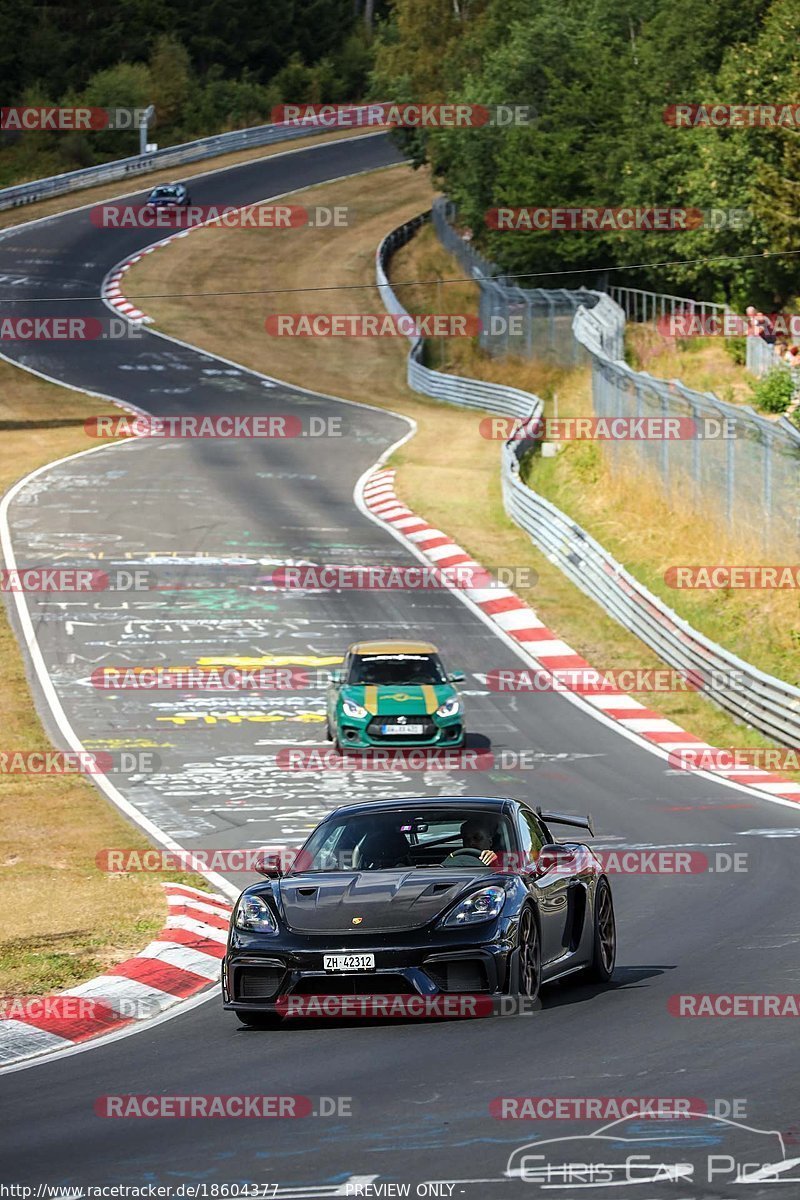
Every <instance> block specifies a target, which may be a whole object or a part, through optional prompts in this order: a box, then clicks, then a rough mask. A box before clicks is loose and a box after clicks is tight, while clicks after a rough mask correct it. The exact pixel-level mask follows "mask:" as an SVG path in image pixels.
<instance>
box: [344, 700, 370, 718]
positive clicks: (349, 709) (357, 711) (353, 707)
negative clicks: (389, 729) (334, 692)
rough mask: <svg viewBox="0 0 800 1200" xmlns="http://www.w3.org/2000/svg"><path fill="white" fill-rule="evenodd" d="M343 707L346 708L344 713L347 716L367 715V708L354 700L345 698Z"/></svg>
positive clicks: (359, 716)
mask: <svg viewBox="0 0 800 1200" xmlns="http://www.w3.org/2000/svg"><path fill="white" fill-rule="evenodd" d="M342 709H343V710H344V715H345V716H346V717H358V718H361V717H365V716H366V715H367V710H366V709H365V708H363V707H362V706H361V705H360V704H356V703H355V701H353V700H343V701H342Z"/></svg>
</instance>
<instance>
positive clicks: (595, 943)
mask: <svg viewBox="0 0 800 1200" xmlns="http://www.w3.org/2000/svg"><path fill="white" fill-rule="evenodd" d="M616 959H617V923H616V918H615V916H614V900H613V898H612V895H611V887H610V885H609V882H608V880H607V879H605V878H602V879H600V881H599V882H598V884H597V888H596V890H595V894H594V932H593V937H592V961H591V962H590V963H589V964H588V966H586V967H584V969H583V970H582V971H581V973H580V975H579V976H576V978H579V979H580V981H581V983H608V981H609V979H610V978H611V976H612V975H613V974H614V964H615V962H616Z"/></svg>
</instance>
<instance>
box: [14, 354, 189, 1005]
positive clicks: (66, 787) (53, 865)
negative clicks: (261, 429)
mask: <svg viewBox="0 0 800 1200" xmlns="http://www.w3.org/2000/svg"><path fill="white" fill-rule="evenodd" d="M98 412H112V413H116V414H119V409H116V408H112V407H110V406H109V405H103V404H102V402H99V401H97V400H92V399H91V398H90V397H88V396H86V395H84V394H83V393H81V392H73V391H70V390H68V389H66V388H61V387H58V386H57V385H55V384H51V383H47V382H45V381H44V380H41V379H38V378H37V377H36V376H34V375H30V374H28V373H27V372H26V371H23V370H21V369H20V368H18V367H13V366H11V365H10V364H8V363H6V362H2V361H0V436H1V437H2V442H3V455H2V458H1V459H0V493H5V492H6V491H7V490H8V488H9V487H10V486H11V485H12V484H13V483H14V482H15V481H16V480H17V479H20V478H22V477H23V476H25V475H27V474H28V473H29V472H30V471H33V470H35V469H36V468H37V467H40V466H43V465H44V464H45V463H48V462H52V461H53V460H55V459H58V458H63V457H64V456H65V455H69V454H75V453H77V452H78V451H79V450H86V449H89V447H90V446H92V445H94V446H96V445H97V442H96V440H94V439H91V438H88V437H87V436H86V434H85V433H84V431H83V423H84V421H85V420H86V418H87V417H90V416H95V415H97V414H98ZM0 728H2V730H3V745H2V749H3V750H4V751H5V752H9V751H12V750H24V751H31V750H48V749H50V748H51V746H50V742H49V740H48V738H47V736H46V734H45V732H44V730H43V728H42V725H41V722H40V721H39V718H38V716H37V714H36V710H35V708H34V705H33V699H32V696H31V691H30V687H29V684H28V680H27V678H26V675H25V666H24V663H23V658H22V653H21V651H20V648H19V645H18V643H17V640H16V637H15V636H14V633H13V632H12V629H11V626H10V624H9V621H8V618H7V615H6V611H5V609H4V608H3V606H2V605H0ZM0 812H2V816H3V819H2V825H0V865H2V873H1V874H0V906H1V907H2V910H3V928H2V933H0V1000H2V997H12V996H13V997H19V996H31V995H41V994H43V993H46V992H50V991H53V990H55V989H59V988H66V987H71V986H74V985H75V984H76V983H81V982H82V981H83V980H85V979H88V978H90V977H91V976H92V975H96V974H99V973H100V972H102V971H103V970H105V969H107V968H108V967H109V966H112V965H113V964H114V963H117V962H121V961H122V960H123V959H125V958H128V957H129V956H130V955H131V954H135V953H136V952H137V951H139V950H141V948H142V946H144V945H145V944H146V943H147V941H148V940H150V938H151V936H152V935H153V934H154V933H157V932H158V930H159V929H161V927H162V926H163V923H164V914H165V904H164V895H163V892H162V889H161V887H160V882H161V881H162V880H164V881H166V880H167V879H168V878H172V879H179V878H184V879H185V880H186V881H187V882H191V883H193V884H194V885H195V886H196V887H203V886H206V885H205V884H204V881H203V880H201V879H199V878H196V877H193V876H179V875H173V876H167V875H159V876H156V875H144V874H139V875H109V874H107V873H105V872H103V871H100V870H98V868H97V866H96V865H95V855H96V854H97V852H98V851H99V850H101V849H103V848H104V847H111V846H125V847H128V846H130V847H137V848H142V849H144V848H145V847H146V846H147V845H148V844H149V843H148V842H147V841H146V839H145V838H144V837H143V836H142V834H141V833H140V832H139V831H138V830H137V829H136V828H135V827H133V826H131V825H130V824H129V823H128V822H127V821H126V820H125V819H124V818H123V817H122V816H121V815H120V814H119V813H118V812H117V811H116V809H114V808H112V806H111V805H110V804H109V803H108V802H107V801H106V799H105V798H104V797H103V796H102V795H101V794H100V793H99V792H98V791H97V789H96V788H95V787H94V786H93V785H92V784H91V783H90V782H89V781H88V780H87V779H85V778H84V777H83V776H80V775H48V776H35V775H11V774H4V773H3V772H2V770H0ZM0 1016H2V1012H1V1011H0Z"/></svg>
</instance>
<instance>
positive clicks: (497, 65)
mask: <svg viewBox="0 0 800 1200" xmlns="http://www.w3.org/2000/svg"><path fill="white" fill-rule="evenodd" d="M457 14H460V15H457ZM798 28H800V0H754V2H753V3H751V4H747V5H735V6H733V7H732V8H729V9H726V10H725V16H724V20H723V19H720V11H719V9H718V7H717V6H715V5H713V4H708V3H706V4H703V3H701V4H697V3H696V0H670V2H669V3H667V2H666V0H636V3H634V0H620V2H619V3H617V4H615V5H609V4H608V3H607V2H606V0H582V2H581V3H580V4H578V3H572V2H571V0H538V2H537V3H536V4H535V5H531V4H530V3H529V2H528V0H488V2H486V3H484V2H482V0H477V2H476V3H475V4H474V5H464V4H463V3H457V4H452V3H450V2H448V0H393V3H392V7H391V15H390V19H389V21H388V22H387V23H386V24H385V25H383V26H382V27H381V30H380V33H379V38H378V48H377V55H376V72H375V78H374V81H373V88H374V90H375V91H376V92H380V93H382V95H387V94H388V95H395V94H396V93H403V92H406V91H408V90H409V89H412V90H413V89H414V88H416V90H417V95H418V97H419V96H423V97H424V98H425V99H428V98H436V97H438V96H440V95H443V96H446V97H447V99H448V100H450V101H454V102H459V101H461V102H470V101H472V102H475V103H483V104H492V103H516V104H528V105H533V106H534V108H535V110H536V114H537V115H536V119H535V120H534V122H533V123H532V124H531V125H529V126H527V127H523V126H520V127H516V128H512V129H510V130H508V131H502V130H497V129H491V128H489V129H483V130H475V129H466V130H441V131H428V132H427V133H426V134H425V135H424V137H419V136H416V138H415V145H414V149H415V154H416V157H417V159H418V160H421V159H422V158H426V159H427V161H428V162H430V163H431V165H432V166H433V168H434V170H435V171H436V172H437V174H438V176H439V179H440V182H441V184H442V187H443V189H444V190H445V191H446V192H447V193H448V194H449V195H451V196H452V197H453V199H455V200H456V202H457V203H458V204H459V207H460V209H461V213H462V216H463V218H464V221H465V222H466V223H467V224H469V225H470V226H471V227H472V228H473V230H475V231H476V234H478V236H479V246H480V248H481V249H482V250H483V251H484V252H485V253H487V255H488V256H489V257H491V258H493V259H495V260H496V261H497V262H499V263H500V264H501V266H502V267H504V268H505V270H507V271H509V272H518V273H520V274H534V273H541V274H542V275H543V278H542V280H541V282H542V283H543V284H544V283H548V284H550V285H551V286H555V285H558V284H563V285H567V286H573V287H574V286H576V285H577V284H579V283H584V284H587V285H589V286H591V285H592V284H595V283H596V282H597V281H598V277H601V276H602V272H603V271H604V270H605V269H606V268H608V267H615V268H623V270H622V271H619V270H618V271H617V272H616V273H615V277H614V278H615V280H616V281H617V282H619V283H630V284H633V285H635V286H639V287H645V288H648V287H649V288H654V289H655V290H658V291H676V292H680V293H682V294H689V295H695V296H698V297H701V298H703V299H707V300H712V301H719V302H727V303H729V304H731V305H732V306H734V307H744V305H746V304H749V303H755V304H756V305H757V306H759V307H761V308H763V309H765V310H767V311H773V310H774V309H775V307H776V306H778V305H780V304H781V303H783V302H785V300H786V298H787V296H789V295H790V294H791V293H792V292H795V291H796V290H797V285H796V262H795V260H794V259H791V258H789V257H788V253H787V254H786V255H783V254H782V252H783V251H787V252H788V250H789V249H791V248H792V246H793V243H796V230H797V227H798V221H800V183H798V180H799V179H800V137H799V136H798V133H797V131H796V130H791V129H790V130H770V129H764V128H753V129H750V128H731V129H717V128H703V127H697V128H675V127H674V126H672V125H670V124H668V123H667V122H666V121H665V117H664V112H665V109H666V108H667V106H669V105H674V104H679V103H691V102H703V103H714V102H719V103H728V104H748V103H751V104H757V103H769V102H771V101H773V102H776V101H784V100H785V101H786V102H787V103H789V102H792V100H793V98H794V97H796V96H797V94H798V91H799V90H800V56H798V55H797V29H798ZM498 206H512V207H515V206H519V207H528V206H532V207H547V208H549V207H567V208H574V207H579V206H593V207H594V206H605V207H623V206H638V207H642V208H648V207H653V206H659V207H672V208H675V207H680V208H684V209H699V210H701V212H702V220H701V222H699V223H693V222H688V223H687V228H686V229H685V230H677V231H675V232H664V233H661V232H659V233H657V234H656V233H653V232H648V231H626V232H622V231H612V232H603V233H588V232H572V233H570V232H527V231H525V232H503V231H495V230H491V229H489V228H488V227H487V225H486V220H485V217H486V212H487V209H490V208H493V207H498ZM692 225H694V227H692ZM767 251H770V253H769V254H767V253H766V252H767ZM775 251H777V253H775ZM665 263H669V265H668V266H664V265H663V264H665ZM642 264H645V265H642ZM647 264H652V266H649V265H647ZM624 268H627V270H624ZM568 270H569V271H570V272H575V271H576V270H577V271H578V272H579V273H578V274H575V273H571V274H567V273H566V272H567V271H568Z"/></svg>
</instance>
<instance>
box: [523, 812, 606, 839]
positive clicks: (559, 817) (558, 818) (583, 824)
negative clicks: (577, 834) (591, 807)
mask: <svg viewBox="0 0 800 1200" xmlns="http://www.w3.org/2000/svg"><path fill="white" fill-rule="evenodd" d="M536 815H537V816H539V817H541V818H542V820H543V821H544V822H545V823H546V824H550V822H552V823H553V824H554V825H572V826H574V827H575V828H576V829H588V830H589V833H590V834H591V836H592V837H594V822H593V821H592V818H591V816H590V815H589V813H587V814H586V816H585V817H576V816H573V815H571V814H569V813H556V812H543V811H542V809H541V808H537V809H536Z"/></svg>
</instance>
